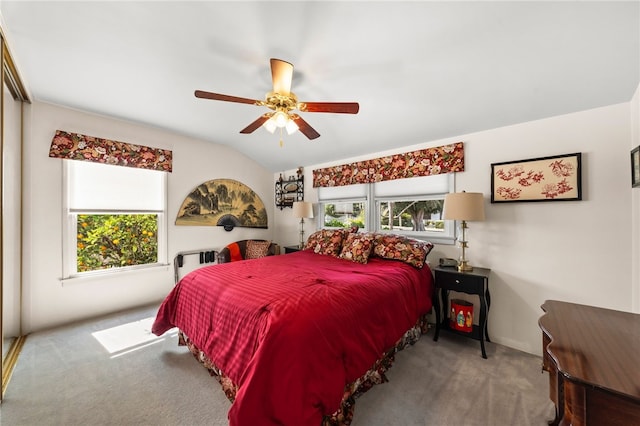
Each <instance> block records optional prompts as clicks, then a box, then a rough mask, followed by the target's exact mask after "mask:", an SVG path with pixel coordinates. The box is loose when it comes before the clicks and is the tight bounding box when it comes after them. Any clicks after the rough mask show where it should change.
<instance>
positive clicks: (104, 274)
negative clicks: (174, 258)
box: [60, 263, 171, 286]
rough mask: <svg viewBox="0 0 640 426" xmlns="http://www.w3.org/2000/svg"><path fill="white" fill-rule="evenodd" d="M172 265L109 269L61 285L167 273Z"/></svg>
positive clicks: (74, 278) (64, 281)
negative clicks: (142, 274) (150, 273)
mask: <svg viewBox="0 0 640 426" xmlns="http://www.w3.org/2000/svg"><path fill="white" fill-rule="evenodd" d="M170 266H171V265H170V264H168V263H158V264H155V265H151V266H142V267H139V268H130V269H119V268H117V269H109V270H105V271H95V272H87V273H84V274H78V275H73V276H70V277H64V278H60V283H61V284H62V285H63V286H64V285H67V284H80V283H83V282H87V281H95V280H104V279H110V278H119V277H122V276H123V275H130V274H140V273H149V272H166V271H169V267H170Z"/></svg>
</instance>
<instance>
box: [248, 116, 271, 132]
mask: <svg viewBox="0 0 640 426" xmlns="http://www.w3.org/2000/svg"><path fill="white" fill-rule="evenodd" d="M272 115H273V113H268V114H263V115H261V116H260V117H258V119H257V120H256V121H254V122H253V123H251V124H249V125H248V126H247V127H245V128H244V129H242V130H240V133H245V134H248V133H253V132H255V131H256V129H259V128H260V126H262V125H263V124H264V122H265V121H267V120H268V119H270V118H271V116H272Z"/></svg>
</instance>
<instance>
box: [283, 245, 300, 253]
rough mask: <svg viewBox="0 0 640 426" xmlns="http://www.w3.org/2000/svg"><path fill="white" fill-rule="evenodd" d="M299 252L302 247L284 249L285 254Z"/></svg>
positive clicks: (286, 247)
mask: <svg viewBox="0 0 640 426" xmlns="http://www.w3.org/2000/svg"><path fill="white" fill-rule="evenodd" d="M297 251H300V246H285V247H284V254H288V253H295V252H297Z"/></svg>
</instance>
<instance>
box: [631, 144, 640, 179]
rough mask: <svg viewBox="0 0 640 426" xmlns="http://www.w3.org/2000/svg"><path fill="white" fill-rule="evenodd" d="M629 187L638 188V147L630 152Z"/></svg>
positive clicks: (639, 160)
mask: <svg viewBox="0 0 640 426" xmlns="http://www.w3.org/2000/svg"><path fill="white" fill-rule="evenodd" d="M631 187H632V188H638V187H640V146H637V147H636V148H635V149H633V150H631Z"/></svg>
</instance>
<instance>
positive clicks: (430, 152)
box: [313, 142, 464, 188]
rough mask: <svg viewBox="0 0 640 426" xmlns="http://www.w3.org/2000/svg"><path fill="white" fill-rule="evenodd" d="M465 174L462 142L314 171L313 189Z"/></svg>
mask: <svg viewBox="0 0 640 426" xmlns="http://www.w3.org/2000/svg"><path fill="white" fill-rule="evenodd" d="M462 171H464V145H463V143H462V142H457V143H453V144H450V145H443V146H438V147H434V148H426V149H421V150H419V151H412V152H405V153H403V154H394V155H389V156H386V157H380V158H374V159H372V160H364V161H358V162H356V163H350V164H343V165H340V166H332V167H326V168H324V169H317V170H314V171H313V187H314V188H317V187H320V186H344V185H354V184H358V183H373V182H381V181H384V180H394V179H404V178H410V177H416V176H430V175H438V174H442V173H452V172H462Z"/></svg>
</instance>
